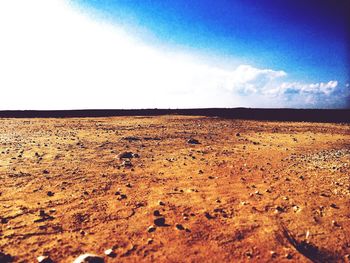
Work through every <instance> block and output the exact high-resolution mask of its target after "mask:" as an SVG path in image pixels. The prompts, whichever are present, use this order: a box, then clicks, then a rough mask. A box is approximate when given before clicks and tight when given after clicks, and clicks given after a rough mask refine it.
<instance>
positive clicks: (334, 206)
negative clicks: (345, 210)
mask: <svg viewBox="0 0 350 263" xmlns="http://www.w3.org/2000/svg"><path fill="white" fill-rule="evenodd" d="M330 206H331V207H332V208H334V209H339V206H337V205H336V204H334V203H333V204H331V205H330Z"/></svg>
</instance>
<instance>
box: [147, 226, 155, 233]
mask: <svg viewBox="0 0 350 263" xmlns="http://www.w3.org/2000/svg"><path fill="white" fill-rule="evenodd" d="M154 231H156V227H155V226H149V227H148V228H147V232H148V233H152V232H154Z"/></svg>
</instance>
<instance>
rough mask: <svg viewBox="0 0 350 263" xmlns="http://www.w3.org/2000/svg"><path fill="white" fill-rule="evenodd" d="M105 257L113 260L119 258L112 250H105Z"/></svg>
mask: <svg viewBox="0 0 350 263" xmlns="http://www.w3.org/2000/svg"><path fill="white" fill-rule="evenodd" d="M105 255H106V256H108V257H111V258H114V257H116V256H117V254H116V253H115V252H114V251H113V249H112V248H109V249H107V250H105Z"/></svg>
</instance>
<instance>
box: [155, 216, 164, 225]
mask: <svg viewBox="0 0 350 263" xmlns="http://www.w3.org/2000/svg"><path fill="white" fill-rule="evenodd" d="M154 224H155V225H156V226H165V217H159V218H156V219H154Z"/></svg>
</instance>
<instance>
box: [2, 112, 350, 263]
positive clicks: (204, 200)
mask: <svg viewBox="0 0 350 263" xmlns="http://www.w3.org/2000/svg"><path fill="white" fill-rule="evenodd" d="M190 139H194V140H190ZM196 140H198V142H199V143H198V144H196ZM123 153H124V154H123ZM349 176H350V125H345V124H343V125H342V124H321V123H290V122H257V121H238V120H224V119H219V118H205V117H181V116H162V117H112V118H95V119H93V118H81V119H78V118H76V119H1V120H0V182H1V183H0V251H1V253H0V262H6V261H9V260H10V259H12V260H13V261H14V262H36V261H37V260H36V258H37V257H38V256H41V255H47V256H49V257H50V258H51V259H52V260H53V261H54V262H72V261H73V260H74V259H75V258H76V257H77V256H79V255H81V254H83V253H93V254H97V255H100V256H102V257H103V258H104V260H105V262H151V261H156V262H310V259H311V260H313V261H314V262H323V261H324V262H332V261H334V262H342V261H343V262H348V261H349V259H350V257H349V254H350V185H349V184H350V180H349ZM107 249H112V250H113V252H114V254H115V255H113V256H114V257H109V256H106V255H104V251H105V250H107ZM307 257H309V258H310V259H308V258H307Z"/></svg>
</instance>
